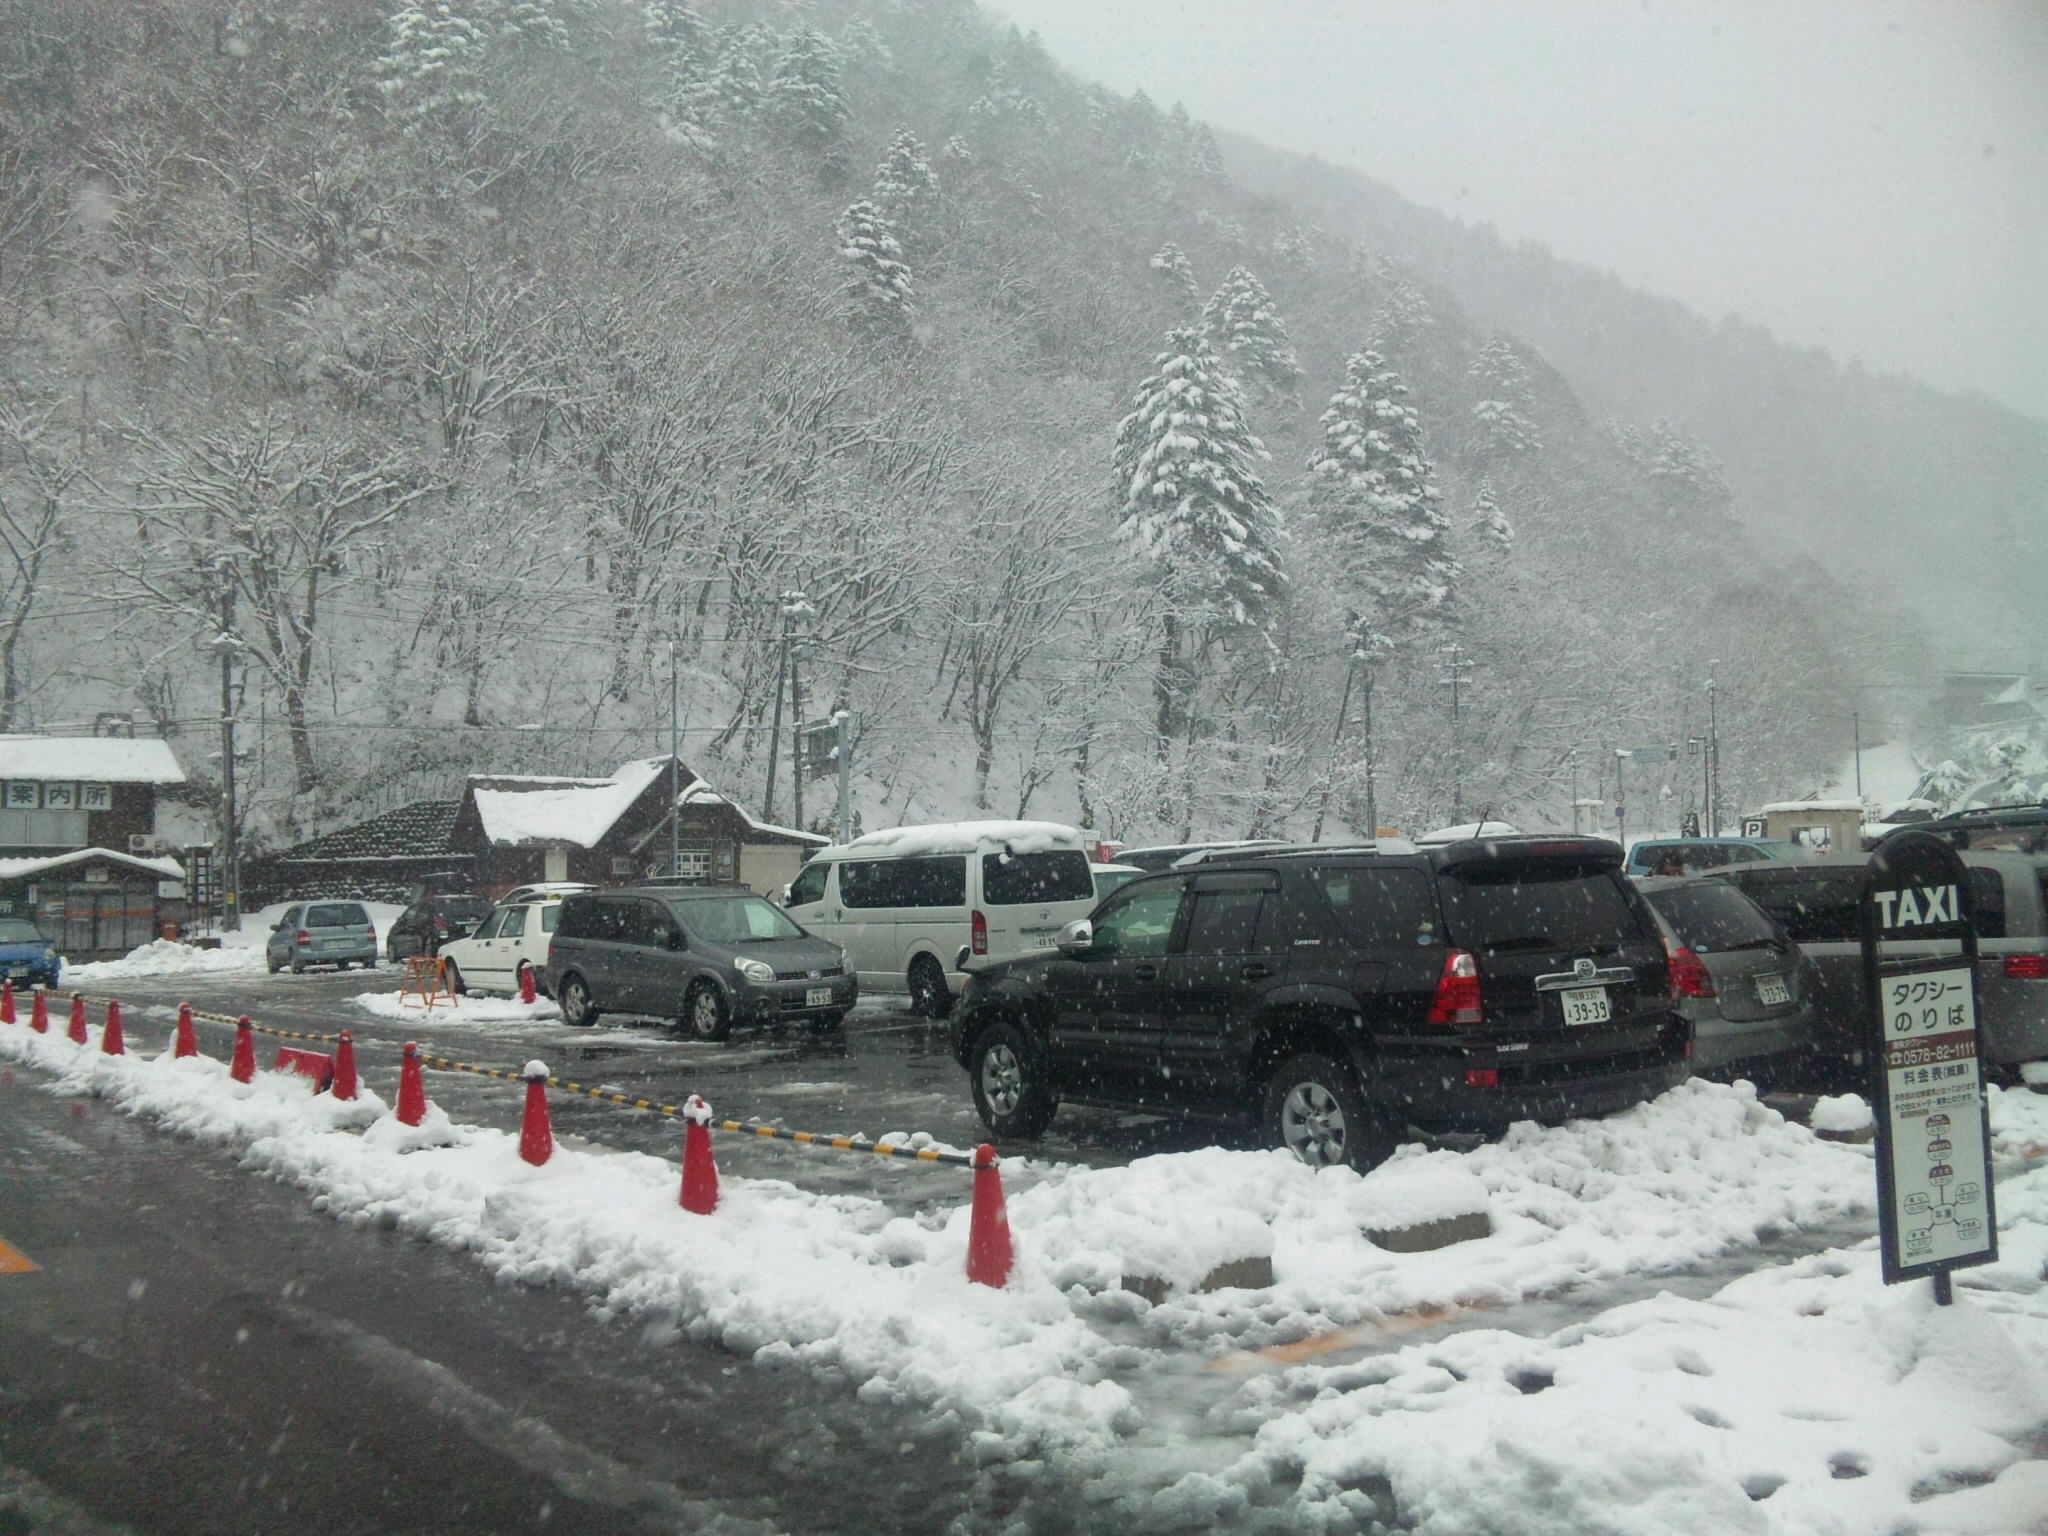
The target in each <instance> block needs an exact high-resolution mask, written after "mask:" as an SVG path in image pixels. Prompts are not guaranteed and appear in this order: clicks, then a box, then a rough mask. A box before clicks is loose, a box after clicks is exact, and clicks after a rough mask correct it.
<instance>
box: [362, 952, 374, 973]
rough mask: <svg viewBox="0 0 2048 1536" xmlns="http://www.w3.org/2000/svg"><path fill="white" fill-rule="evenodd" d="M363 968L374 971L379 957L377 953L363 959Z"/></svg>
mask: <svg viewBox="0 0 2048 1536" xmlns="http://www.w3.org/2000/svg"><path fill="white" fill-rule="evenodd" d="M363 969H364V970H366V971H374V970H375V969H377V957H376V956H375V955H367V956H365V957H364V959H363Z"/></svg>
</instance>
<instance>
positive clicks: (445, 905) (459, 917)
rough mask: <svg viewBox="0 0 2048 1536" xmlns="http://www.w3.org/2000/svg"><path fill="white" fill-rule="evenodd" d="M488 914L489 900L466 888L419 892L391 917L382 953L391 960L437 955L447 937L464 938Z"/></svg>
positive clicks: (448, 938)
mask: <svg viewBox="0 0 2048 1536" xmlns="http://www.w3.org/2000/svg"><path fill="white" fill-rule="evenodd" d="M490 915H491V904H490V903H489V902H488V901H486V900H484V898H483V897H481V896H475V895H471V894H469V893H467V892H444V893H443V894H441V895H439V896H422V897H421V898H420V899H419V900H418V901H416V902H414V903H413V904H412V905H411V906H409V907H407V908H406V909H405V910H404V911H402V912H400V913H399V914H398V916H396V917H394V918H393V919H392V920H391V931H390V932H389V933H388V934H386V935H385V938H384V953H385V954H387V955H389V956H390V957H391V958H392V959H393V960H403V959H405V958H406V957H407V956H409V955H438V954H439V953H441V946H442V945H443V944H445V943H447V942H448V941H449V940H450V939H466V938H468V937H469V936H470V935H471V934H472V933H475V932H476V930H477V926H478V925H479V924H480V923H482V922H483V920H484V919H485V918H487V917H489V916H490Z"/></svg>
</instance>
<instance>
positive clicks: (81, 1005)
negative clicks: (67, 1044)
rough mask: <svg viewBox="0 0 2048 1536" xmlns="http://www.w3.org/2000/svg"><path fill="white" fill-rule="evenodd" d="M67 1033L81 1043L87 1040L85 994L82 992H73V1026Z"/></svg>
mask: <svg viewBox="0 0 2048 1536" xmlns="http://www.w3.org/2000/svg"><path fill="white" fill-rule="evenodd" d="M65 1034H67V1035H69V1036H70V1037H71V1039H72V1040H74V1041H76V1042H77V1043H78V1044H80V1045H83V1044H85V1042H86V1033H85V994H84V993H82V992H74V993H72V994H71V1027H70V1028H69V1029H68V1030H66V1031H65Z"/></svg>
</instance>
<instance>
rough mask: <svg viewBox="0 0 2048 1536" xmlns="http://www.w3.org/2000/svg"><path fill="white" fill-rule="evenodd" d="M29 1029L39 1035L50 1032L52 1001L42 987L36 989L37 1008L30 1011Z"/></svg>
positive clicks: (34, 1007)
mask: <svg viewBox="0 0 2048 1536" xmlns="http://www.w3.org/2000/svg"><path fill="white" fill-rule="evenodd" d="M28 1027H29V1028H30V1029H32V1030H34V1031H35V1032H36V1033H37V1034H39V1035H46V1034H48V1033H49V1032H50V999H49V997H48V996H47V995H46V994H45V993H44V991H43V989H42V988H41V987H37V988H36V1000H35V1006H33V1007H32V1008H30V1009H29V1011H28Z"/></svg>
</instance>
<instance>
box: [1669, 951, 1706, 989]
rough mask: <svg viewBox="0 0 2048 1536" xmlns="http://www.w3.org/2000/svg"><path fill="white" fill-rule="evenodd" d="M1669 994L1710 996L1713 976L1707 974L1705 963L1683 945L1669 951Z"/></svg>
mask: <svg viewBox="0 0 2048 1536" xmlns="http://www.w3.org/2000/svg"><path fill="white" fill-rule="evenodd" d="M1671 995H1672V996H1673V997H1712V996H1713V995H1714V978H1713V977H1711V976H1709V975H1708V974H1707V963H1706V962H1705V961H1704V960H1702V959H1700V957H1699V956H1698V955H1696V954H1694V953H1693V952H1692V951H1691V950H1689V949H1685V948H1683V947H1681V948H1678V949H1674V950H1672V951H1671Z"/></svg>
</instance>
